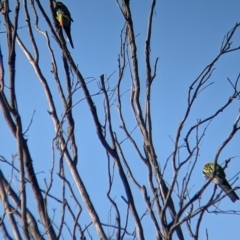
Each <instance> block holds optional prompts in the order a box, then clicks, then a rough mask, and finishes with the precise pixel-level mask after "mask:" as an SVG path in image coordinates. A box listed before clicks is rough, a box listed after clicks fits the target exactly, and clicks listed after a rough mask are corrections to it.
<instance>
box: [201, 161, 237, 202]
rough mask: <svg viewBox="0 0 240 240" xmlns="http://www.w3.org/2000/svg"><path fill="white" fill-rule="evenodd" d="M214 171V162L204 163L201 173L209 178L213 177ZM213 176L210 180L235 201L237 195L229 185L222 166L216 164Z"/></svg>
mask: <svg viewBox="0 0 240 240" xmlns="http://www.w3.org/2000/svg"><path fill="white" fill-rule="evenodd" d="M213 172H214V163H206V164H205V165H204V168H203V174H204V175H205V177H206V178H208V179H210V178H212V177H213ZM214 175H215V176H214V177H213V179H212V182H213V183H215V184H217V185H218V186H219V187H220V188H221V189H222V190H223V191H224V192H225V193H226V194H227V195H228V197H229V198H230V199H231V200H232V202H235V201H236V200H239V197H238V195H237V194H236V193H235V192H234V191H233V189H232V187H231V185H230V184H229V183H228V181H227V180H226V174H225V172H224V170H223V168H222V167H221V166H220V165H218V164H216V171H215V174H214Z"/></svg>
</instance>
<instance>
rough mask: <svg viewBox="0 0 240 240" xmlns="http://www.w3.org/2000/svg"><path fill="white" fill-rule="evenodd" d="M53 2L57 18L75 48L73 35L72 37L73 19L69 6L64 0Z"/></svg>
mask: <svg viewBox="0 0 240 240" xmlns="http://www.w3.org/2000/svg"><path fill="white" fill-rule="evenodd" d="M53 4H54V10H55V15H56V19H57V21H58V22H59V24H60V26H61V27H62V28H63V29H64V31H65V33H66V35H67V37H68V40H69V42H70V44H71V46H72V48H74V46H73V41H72V37H71V22H73V19H72V18H71V14H70V12H69V10H68V8H67V7H66V6H65V5H64V4H63V3H62V2H55V1H54V2H53Z"/></svg>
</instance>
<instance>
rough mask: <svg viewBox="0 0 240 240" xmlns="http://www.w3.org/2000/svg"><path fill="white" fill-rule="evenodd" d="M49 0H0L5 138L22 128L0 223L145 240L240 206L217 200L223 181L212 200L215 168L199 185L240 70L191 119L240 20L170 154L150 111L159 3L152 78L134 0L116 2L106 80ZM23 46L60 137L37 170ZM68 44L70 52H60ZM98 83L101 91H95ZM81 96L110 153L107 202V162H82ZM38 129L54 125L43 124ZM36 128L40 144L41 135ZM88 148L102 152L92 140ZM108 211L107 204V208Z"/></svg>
mask: <svg viewBox="0 0 240 240" xmlns="http://www.w3.org/2000/svg"><path fill="white" fill-rule="evenodd" d="M43 2H44V1H39V0H35V1H34V0H23V1H22V3H21V4H20V2H19V1H18V0H16V1H15V8H14V9H10V7H9V1H8V0H4V1H2V2H1V5H0V9H1V13H2V21H3V22H4V25H5V27H6V32H5V33H4V34H6V39H7V45H8V55H7V56H2V54H0V55H1V62H0V90H1V92H0V104H1V112H2V114H3V116H4V119H5V122H6V125H7V126H8V128H9V130H10V131H9V136H5V138H12V137H13V138H14V141H15V144H16V149H15V152H12V153H11V154H12V159H10V157H9V156H4V155H3V154H2V153H1V147H0V160H1V171H0V197H1V202H2V209H3V210H4V212H3V214H2V216H1V231H2V235H3V236H4V238H5V239H70V238H71V239H82V240H83V239H96V238H98V239H104V240H106V239H118V240H120V239H139V240H143V239H147V237H146V232H147V231H148V228H151V231H152V232H154V233H153V234H152V235H154V236H155V239H157V240H170V239H176V238H178V239H180V240H183V239H190V238H191V239H200V238H199V234H200V231H201V230H202V229H201V227H202V221H203V219H204V217H205V216H206V213H210V212H212V213H218V212H221V213H226V214H229V213H231V214H235V215H237V214H239V211H236V210H234V206H233V207H232V209H231V210H227V211H226V210H224V209H221V208H220V207H219V203H220V202H221V201H222V200H223V199H224V198H225V197H226V196H227V195H226V194H225V193H223V192H219V191H218V188H217V186H215V187H214V191H213V193H212V194H211V196H210V197H208V198H207V197H204V198H203V195H204V194H205V192H206V189H207V188H208V186H209V185H210V183H211V181H212V180H213V177H212V178H210V179H209V180H207V181H206V182H205V184H204V185H202V186H201V187H200V188H197V187H194V184H193V175H194V173H195V172H196V171H199V169H196V168H197V167H196V166H197V162H198V161H199V158H200V149H201V144H202V142H203V140H204V139H205V138H207V137H208V130H209V127H210V126H211V125H213V124H215V120H216V119H218V118H220V116H221V114H222V113H224V112H225V111H226V110H227V109H228V108H230V106H232V104H233V103H234V102H235V101H236V100H237V99H238V98H239V93H240V89H239V78H240V75H239V76H237V77H236V79H234V80H232V79H229V78H228V79H227V81H228V82H229V84H230V86H231V87H232V94H231V95H230V96H229V97H228V99H227V100H226V101H225V102H223V103H222V104H221V106H219V108H217V109H214V111H213V112H211V113H210V114H209V115H207V116H203V117H201V119H196V122H195V123H194V124H191V126H189V124H187V122H188V121H189V119H191V118H192V117H193V116H194V114H193V112H194V107H195V105H196V101H197V100H198V99H199V98H200V97H199V96H201V94H202V93H203V92H205V91H206V89H208V88H209V87H210V86H211V87H212V85H213V82H212V81H211V77H212V74H213V71H214V68H215V66H216V64H217V63H218V62H219V60H220V59H221V58H222V57H223V56H224V55H226V54H231V53H232V52H238V51H239V49H240V47H239V46H236V44H235V42H234V41H233V40H234V36H235V34H236V32H237V31H239V30H240V24H239V23H237V24H236V25H235V26H234V27H233V28H232V29H231V30H230V31H229V32H228V33H227V34H226V36H225V37H224V39H223V42H222V46H221V49H220V51H219V53H218V54H217V56H215V58H214V59H213V60H212V61H211V62H210V63H209V64H208V65H207V66H206V67H205V68H204V69H203V70H202V72H201V73H200V74H199V75H198V76H197V78H196V79H195V80H193V81H192V83H191V85H190V86H189V90H188V93H187V106H186V109H185V112H184V114H183V118H182V120H181V121H180V122H179V124H178V127H177V130H176V135H175V137H174V138H172V139H171V140H172V146H173V150H172V152H170V153H169V157H168V158H167V159H165V158H162V157H160V156H159V154H158V153H159V151H161V149H157V148H158V147H156V146H157V143H156V141H155V140H154V136H153V135H154V125H153V115H152V108H151V106H152V101H154V99H152V98H151V93H152V92H151V91H152V86H154V81H155V79H156V78H157V77H158V76H157V72H158V71H157V70H158V58H156V59H153V58H152V56H151V51H154V49H152V47H151V41H152V31H153V16H154V10H155V5H156V2H157V1H156V0H152V2H151V6H150V9H149V18H148V25H147V29H146V40H145V46H144V52H145V57H144V65H145V76H141V75H140V66H139V52H138V51H137V47H138V45H137V41H136V33H135V31H134V30H135V29H134V20H133V17H132V9H131V2H130V0H122V1H119V0H116V6H117V7H118V8H119V11H120V12H121V14H122V20H123V28H122V30H121V33H120V51H119V55H118V66H117V71H116V73H114V74H112V75H110V76H106V75H105V74H103V75H101V76H99V77H97V78H96V79H97V82H96V79H95V78H94V79H92V78H84V77H83V75H82V74H81V69H80V68H79V67H78V64H77V63H76V62H75V59H73V58H72V56H71V54H70V52H69V51H68V48H67V45H66V42H65V39H64V36H63V34H62V32H61V29H59V26H58V24H57V22H56V19H55V15H54V7H53V1H51V0H49V1H48V4H46V3H45V2H44V3H43ZM43 4H44V7H43ZM10 10H11V11H10ZM48 11H50V12H51V13H52V15H49V14H48V13H47V12H48ZM20 13H22V14H24V18H25V20H26V28H27V33H28V35H27V37H28V41H29V42H30V44H29V43H26V36H22V35H21V32H20V25H19V16H20ZM39 19H41V21H44V22H45V24H47V30H46V31H45V30H42V28H41V27H40V26H39ZM39 35H41V37H44V39H45V43H44V44H45V47H46V48H47V49H48V55H47V56H44V58H45V59H47V58H48V59H49V60H48V61H49V66H51V75H50V77H49V75H48V74H47V73H46V69H44V68H46V66H47V63H46V64H45V65H44V67H43V65H42V63H41V61H40V57H41V54H42V52H41V51H40V49H39V42H38V40H37V39H38V37H39ZM50 35H51V36H52V37H50ZM54 44H55V45H57V50H53V45H54ZM238 44H239V43H238ZM17 48H18V49H17ZM19 49H20V52H21V54H24V56H25V58H26V59H27V61H28V62H29V64H30V66H31V68H32V70H33V71H34V73H35V76H36V79H37V80H38V81H39V83H40V85H39V88H42V89H43V90H44V94H45V100H46V101H47V103H48V118H49V119H51V121H52V123H53V127H52V131H53V132H54V137H53V138H52V142H48V143H47V144H48V145H49V152H50V153H51V154H52V159H51V161H50V160H48V163H49V162H51V167H50V169H49V173H48V174H47V178H46V177H43V176H45V175H43V173H42V172H41V171H39V169H38V168H37V165H36V164H37V163H36V160H35V159H34V157H33V155H34V150H32V148H33V146H32V148H31V146H30V144H29V143H28V141H27V133H28V131H29V130H30V129H31V127H32V124H34V121H35V114H34V113H33V116H32V119H31V121H30V122H29V125H28V126H27V128H26V127H23V124H22V122H23V117H24V115H23V110H22V109H23V108H24V106H23V107H22V106H21V105H20V104H19V102H18V100H17V96H19V94H23V93H19V92H18V88H17V87H16V84H17V83H16V82H17V76H18V71H19V69H18V66H17V65H16V62H17V60H18V58H23V56H22V55H21V54H19V53H18V54H17V51H19ZM54 49H55V48H54ZM59 53H61V54H62V59H60V60H59V57H58V54H59ZM50 64H51V65H50ZM63 73H64V76H63ZM64 79H65V81H64ZM144 80H145V81H144ZM53 81H55V85H53ZM126 81H127V82H128V83H129V84H130V83H131V88H130V89H126V88H125V86H126V85H125V82H126ZM93 84H94V85H95V86H98V88H97V89H96V87H95V88H92V85H93ZM213 87H214V86H213ZM56 88H57V90H58V92H57V93H56ZM25 89H26V92H27V91H31V89H29V88H28V86H25ZM129 98H130V104H127V103H126V99H129ZM29 101H30V100H29ZM81 103H84V104H85V105H86V106H87V113H86V114H88V115H89V116H90V117H89V120H88V121H91V122H93V124H94V125H93V128H94V129H87V130H86V131H87V134H89V135H90V132H92V131H93V130H94V131H95V133H96V137H97V138H98V142H99V143H98V144H99V145H100V146H101V148H102V152H101V154H102V155H101V160H99V159H98V161H102V166H103V168H104V171H105V174H106V176H104V178H105V179H107V184H108V185H107V187H106V188H105V192H104V193H103V195H104V194H105V199H104V200H102V196H99V199H92V198H91V193H92V192H93V191H96V189H98V187H99V185H98V184H102V183H98V182H96V181H94V175H95V174H96V172H98V171H99V169H98V168H96V167H93V168H91V169H82V168H81V163H82V162H83V161H87V159H84V158H83V157H82V156H81V149H82V148H84V146H81V142H83V141H84V138H85V137H86V136H79V135H78V129H81V128H83V127H84V126H82V125H81V123H79V122H77V121H76V117H77V114H80V115H81V114H82V115H84V114H85V112H84V111H86V110H83V108H80V110H79V109H78V107H79V105H80V104H81ZM76 109H77V111H76ZM81 109H82V111H81ZM235 109H236V111H235V112H236V119H235V121H234V122H232V124H231V126H227V128H228V129H229V133H228V135H227V136H226V138H225V139H224V140H223V141H222V143H221V144H220V146H219V148H218V150H217V151H216V154H215V158H214V159H212V163H214V164H216V163H219V164H220V163H221V161H222V160H221V154H222V152H223V150H225V149H226V148H227V147H228V146H229V145H230V144H231V142H232V140H233V139H234V138H235V136H236V135H237V134H238V135H239V130H240V123H239V122H240V115H239V110H238V109H237V107H235ZM79 111H80V112H79ZM129 119H131V121H130V120H129ZM133 121H134V122H135V124H134V125H132V122H133ZM130 122H131V123H130ZM186 126H187V127H186ZM39 127H40V128H41V129H42V131H43V132H46V129H44V122H43V123H42V126H39ZM1 128H2V127H1ZM46 134H47V132H46ZM160 134H161V133H160ZM35 137H36V142H37V139H38V136H37V135H36V136H35ZM79 138H81V140H80V139H79ZM39 144H40V143H39ZM89 148H91V149H92V150H93V151H94V149H95V146H94V145H93V146H91V147H89ZM79 149H80V150H79ZM38 151H39V152H38V153H37V154H41V148H40V147H39V148H38ZM99 154H100V153H99ZM132 156H135V157H134V158H135V159H136V161H135V162H133V161H131V159H132ZM233 157H234V156H229V157H228V159H227V160H226V161H225V164H224V166H223V167H224V168H227V167H228V165H229V164H231V160H233ZM43 164H45V163H44V161H43ZM138 168H141V169H142V172H143V174H142V175H144V177H142V178H141V174H139V169H138ZM3 169H4V171H3ZM45 171H47V170H45ZM83 172H87V174H88V175H92V181H93V182H94V184H92V185H91V184H90V183H89V182H86V180H84V177H83ZM169 172H170V174H171V177H169V174H168V173H169ZM238 174H239V172H236V176H234V178H233V179H232V181H231V183H232V182H236V180H237V179H238ZM43 178H44V179H43ZM43 183H44V184H43ZM235 185H236V184H235ZM59 186H61V189H59ZM89 186H91V187H89ZM237 188H239V187H238V186H236V187H234V190H236V189H237ZM101 205H102V206H101ZM53 206H54V207H53ZM101 209H104V214H103V213H102V211H101ZM99 212H101V214H99ZM86 215H87V217H86ZM106 218H108V221H107V222H106V220H105V219H106ZM202 231H203V230H202ZM96 236H97V237H96ZM173 236H175V238H173ZM206 239H208V232H207V231H206Z"/></svg>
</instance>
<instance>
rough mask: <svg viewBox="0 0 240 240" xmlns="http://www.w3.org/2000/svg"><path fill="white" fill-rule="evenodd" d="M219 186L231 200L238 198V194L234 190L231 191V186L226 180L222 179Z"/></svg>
mask: <svg viewBox="0 0 240 240" xmlns="http://www.w3.org/2000/svg"><path fill="white" fill-rule="evenodd" d="M219 186H220V188H221V189H222V190H223V191H224V192H225V193H226V194H227V195H228V197H229V198H230V199H231V200H232V202H235V201H237V200H239V197H238V195H237V194H236V193H235V191H233V189H232V187H231V186H230V184H229V183H228V182H227V180H226V181H224V183H223V184H221V185H219Z"/></svg>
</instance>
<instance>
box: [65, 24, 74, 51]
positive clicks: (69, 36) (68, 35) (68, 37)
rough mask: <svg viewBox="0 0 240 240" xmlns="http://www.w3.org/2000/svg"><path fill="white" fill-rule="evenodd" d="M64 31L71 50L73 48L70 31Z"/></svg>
mask: <svg viewBox="0 0 240 240" xmlns="http://www.w3.org/2000/svg"><path fill="white" fill-rule="evenodd" d="M64 30H65V33H66V35H67V39H68V41H69V42H70V44H71V46H72V48H74V46H73V41H72V36H71V31H70V29H66V28H65V29H64Z"/></svg>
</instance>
